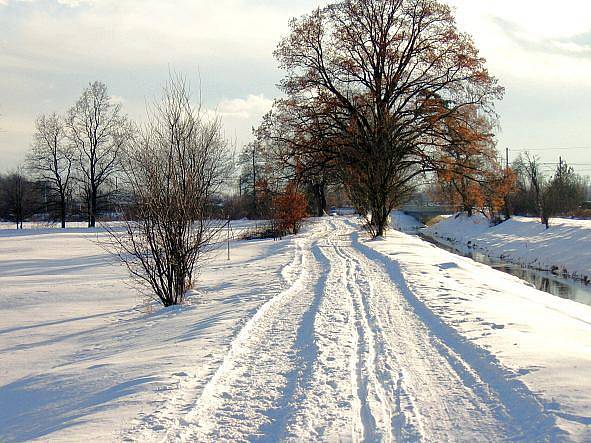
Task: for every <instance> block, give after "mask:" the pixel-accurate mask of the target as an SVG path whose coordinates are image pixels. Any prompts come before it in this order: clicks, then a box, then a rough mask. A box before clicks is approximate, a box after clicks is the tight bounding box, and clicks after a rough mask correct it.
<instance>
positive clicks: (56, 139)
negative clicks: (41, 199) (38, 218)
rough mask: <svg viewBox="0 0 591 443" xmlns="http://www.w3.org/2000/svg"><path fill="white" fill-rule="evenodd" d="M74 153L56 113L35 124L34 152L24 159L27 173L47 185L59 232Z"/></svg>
mask: <svg viewBox="0 0 591 443" xmlns="http://www.w3.org/2000/svg"><path fill="white" fill-rule="evenodd" d="M73 163H74V151H73V149H72V148H71V146H70V145H69V142H68V140H67V136H66V131H65V126H64V122H63V120H62V119H61V118H60V117H59V116H58V115H57V114H55V113H53V114H51V115H49V116H45V115H43V116H41V117H39V118H38V119H37V121H36V132H35V135H34V139H33V148H32V150H31V152H30V153H29V154H28V155H27V163H26V164H27V169H28V170H29V171H31V172H32V173H33V174H34V176H35V178H37V180H40V181H42V182H43V183H44V184H45V185H49V188H50V189H49V191H50V196H55V197H56V199H57V202H58V206H59V214H60V221H61V225H62V228H65V227H66V205H67V196H68V189H69V186H70V180H71V177H72V171H73Z"/></svg>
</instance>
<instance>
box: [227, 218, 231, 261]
mask: <svg viewBox="0 0 591 443" xmlns="http://www.w3.org/2000/svg"><path fill="white" fill-rule="evenodd" d="M227 231H228V260H230V216H229V215H228V230H227Z"/></svg>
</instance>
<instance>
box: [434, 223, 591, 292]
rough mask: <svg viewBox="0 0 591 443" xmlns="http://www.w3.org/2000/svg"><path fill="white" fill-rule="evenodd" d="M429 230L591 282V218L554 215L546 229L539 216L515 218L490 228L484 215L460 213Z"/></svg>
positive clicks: (440, 236) (464, 244)
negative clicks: (576, 218)
mask: <svg viewBox="0 0 591 443" xmlns="http://www.w3.org/2000/svg"><path fill="white" fill-rule="evenodd" d="M426 232H427V233H429V234H430V235H433V236H435V237H436V238H438V239H442V240H445V241H448V242H451V243H452V244H453V245H454V246H456V247H459V248H460V249H462V248H464V249H465V248H466V247H471V248H475V249H477V250H480V251H482V252H484V253H485V254H486V255H489V256H493V257H498V258H502V259H504V260H506V261H509V262H513V263H516V264H522V265H525V266H529V267H533V268H537V269H542V270H547V271H551V270H554V271H555V272H558V273H561V274H562V273H564V274H566V275H569V276H572V277H575V278H580V279H585V278H586V279H587V280H589V281H591V220H572V219H565V218H553V219H551V220H550V228H549V229H546V227H545V226H544V225H542V224H541V223H540V221H539V219H537V218H530V217H513V218H511V219H510V220H507V221H506V222H504V223H501V224H500V225H497V226H494V227H490V226H489V223H488V220H487V219H486V218H485V217H484V216H482V215H474V216H473V217H467V216H466V215H459V216H457V217H455V216H452V217H448V218H446V219H445V220H443V221H441V222H439V223H437V224H436V225H434V226H432V227H430V228H428V229H427V230H426Z"/></svg>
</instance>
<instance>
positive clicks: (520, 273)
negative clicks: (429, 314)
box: [417, 230, 591, 306]
mask: <svg viewBox="0 0 591 443" xmlns="http://www.w3.org/2000/svg"><path fill="white" fill-rule="evenodd" d="M417 235H419V237H421V238H422V239H423V240H425V241H428V242H429V243H432V244H434V245H435V246H437V247H439V248H441V249H444V250H446V251H448V252H452V253H454V254H456V255H461V256H463V257H468V258H471V259H472V260H474V261H477V262H479V263H483V264H485V265H488V266H490V267H492V268H494V269H497V270H499V271H502V272H506V273H507V274H511V275H514V276H515V277H518V278H520V279H522V280H525V281H526V282H528V283H530V284H531V285H533V286H534V287H535V288H537V289H539V290H540V291H544V292H548V293H549V294H552V295H556V296H558V297H561V298H564V299H568V300H573V301H576V302H578V303H583V304H586V305H590V306H591V285H590V284H585V283H584V282H583V281H580V280H574V279H571V278H565V277H562V276H560V275H556V274H553V273H552V272H549V271H540V270H537V269H533V268H528V267H523V266H521V265H517V264H514V263H508V262H506V261H503V260H501V259H497V258H493V257H489V256H487V255H486V254H483V253H481V252H478V251H474V250H465V251H462V250H460V249H457V248H455V247H453V246H452V245H450V244H448V243H444V242H441V241H439V240H438V239H436V238H434V237H432V236H430V235H427V234H425V233H424V232H421V231H420V230H419V232H418V233H417Z"/></svg>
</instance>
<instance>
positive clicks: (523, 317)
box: [0, 217, 591, 442]
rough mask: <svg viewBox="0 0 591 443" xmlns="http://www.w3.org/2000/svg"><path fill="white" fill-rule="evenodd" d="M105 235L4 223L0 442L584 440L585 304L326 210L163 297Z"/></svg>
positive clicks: (588, 415) (589, 425)
mask: <svg viewBox="0 0 591 443" xmlns="http://www.w3.org/2000/svg"><path fill="white" fill-rule="evenodd" d="M103 235H104V234H103V233H102V231H101V229H96V230H93V231H88V230H86V229H82V228H73V229H68V230H67V231H66V232H61V231H59V230H55V229H47V228H46V229H27V230H24V231H21V232H17V231H15V230H12V229H3V230H1V231H0V303H2V305H1V306H2V307H1V308H0V309H1V315H0V411H2V413H1V414H0V441H2V442H18V441H29V440H38V441H80V440H82V439H84V440H88V441H210V442H218V441H338V440H340V441H362V440H364V441H417V440H421V441H428V442H441V441H466V442H473V441H532V442H533V441H535V442H537V441H591V307H588V306H584V305H581V304H577V303H574V302H572V301H569V300H563V299H560V298H558V297H554V296H551V295H549V294H546V293H543V292H540V291H537V290H535V289H533V288H531V287H530V286H528V285H526V284H524V283H523V282H521V281H520V280H518V279H517V278H515V277H512V276H510V275H507V274H504V273H502V272H499V271H495V270H493V269H491V268H489V267H487V266H485V265H482V264H478V263H475V262H473V261H472V260H469V259H467V258H463V257H459V256H457V255H454V254H451V253H448V252H446V251H443V250H441V249H438V248H436V247H435V246H433V245H431V244H429V243H426V242H424V241H422V240H420V239H419V238H417V237H413V236H410V235H407V234H404V233H401V232H392V233H390V234H389V236H388V238H387V239H381V240H377V241H371V242H367V241H366V240H365V237H364V235H363V233H361V232H360V231H359V227H358V223H357V221H356V220H355V219H354V218H347V217H326V218H324V219H316V220H311V221H310V222H309V223H308V225H307V226H306V228H305V229H304V231H303V232H302V233H301V234H300V235H298V236H294V237H290V238H287V239H285V240H283V241H279V242H274V241H271V240H269V241H266V240H265V241H250V242H245V241H240V242H238V241H237V242H233V244H232V256H231V260H230V261H227V260H226V256H225V250H224V249H221V250H220V251H218V252H217V253H216V254H214V255H213V256H212V257H211V258H210V260H209V261H208V262H207V264H206V266H205V268H204V269H203V271H202V272H201V275H200V279H199V284H198V293H195V294H193V295H192V296H191V298H190V302H189V303H188V304H187V305H186V306H182V307H177V308H169V309H160V308H158V307H156V306H154V305H147V304H146V303H145V302H144V301H143V300H142V299H141V298H139V297H138V296H137V294H136V292H135V291H134V289H133V288H132V287H130V286H129V285H128V284H127V274H126V272H125V269H124V268H123V267H121V266H119V265H118V264H117V263H116V262H115V261H114V260H113V258H112V257H111V256H109V255H108V254H107V253H106V252H105V251H104V250H103V249H101V247H100V246H99V245H97V243H96V240H97V239H100V238H101V237H102V236H103ZM587 266H588V263H587Z"/></svg>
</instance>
